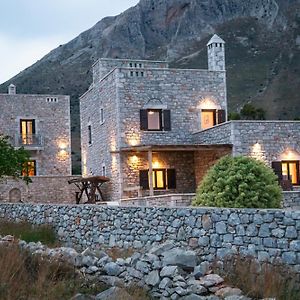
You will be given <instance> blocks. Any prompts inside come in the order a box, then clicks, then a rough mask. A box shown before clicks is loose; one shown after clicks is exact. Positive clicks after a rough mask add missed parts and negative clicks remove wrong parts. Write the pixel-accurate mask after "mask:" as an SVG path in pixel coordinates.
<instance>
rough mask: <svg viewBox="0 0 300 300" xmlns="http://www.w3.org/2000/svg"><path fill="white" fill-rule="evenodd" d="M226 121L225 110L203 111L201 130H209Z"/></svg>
mask: <svg viewBox="0 0 300 300" xmlns="http://www.w3.org/2000/svg"><path fill="white" fill-rule="evenodd" d="M225 121H226V112H225V110H223V109H219V110H217V109H202V110H201V129H202V130H204V129H208V128H211V127H213V126H215V125H217V124H221V123H224V122H225Z"/></svg>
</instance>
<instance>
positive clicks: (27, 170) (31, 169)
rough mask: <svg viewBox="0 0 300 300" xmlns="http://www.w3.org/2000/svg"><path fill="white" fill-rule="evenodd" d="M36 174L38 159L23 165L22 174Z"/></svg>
mask: <svg viewBox="0 0 300 300" xmlns="http://www.w3.org/2000/svg"><path fill="white" fill-rule="evenodd" d="M35 175H36V161H35V160H30V161H28V162H27V163H25V164H24V165H23V170H22V176H35Z"/></svg>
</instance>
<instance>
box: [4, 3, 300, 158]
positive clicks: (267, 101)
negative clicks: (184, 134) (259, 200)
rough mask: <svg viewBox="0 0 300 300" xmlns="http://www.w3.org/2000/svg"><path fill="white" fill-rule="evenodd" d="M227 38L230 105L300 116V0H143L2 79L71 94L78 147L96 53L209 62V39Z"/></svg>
mask: <svg viewBox="0 0 300 300" xmlns="http://www.w3.org/2000/svg"><path fill="white" fill-rule="evenodd" d="M214 32H217V33H218V34H220V35H221V37H222V38H223V39H224V40H225V41H226V42H227V45H226V61H227V70H228V99H229V108H230V110H236V109H238V108H240V107H241V106H242V105H243V104H244V103H247V102H253V103H254V104H255V105H257V106H260V107H262V108H264V109H266V110H267V113H268V114H267V116H268V117H269V118H275V119H280V118H281V119H283V118H284V119H293V118H295V117H300V104H299V102H300V99H299V97H300V96H299V94H300V93H299V86H300V79H299V78H300V76H299V74H300V73H299V72H300V0H252V1H239V0H141V1H140V3H139V4H138V5H136V6H135V7H132V8H130V9H128V10H127V11H125V12H124V13H122V14H120V15H119V16H116V17H108V18H104V19H103V20H101V21H100V22H98V23H97V24H96V25H95V26H94V27H92V28H91V29H89V30H87V31H85V32H83V33H82V34H80V35H79V36H78V37H77V38H75V39H73V40H72V41H70V42H69V43H67V44H65V45H62V46H60V47H58V48H57V49H55V50H53V51H51V52H50V53H49V54H48V55H46V56H45V57H44V58H43V59H41V60H40V61H38V62H37V63H35V64H34V65H32V66H31V67H29V68H27V69H26V70H24V71H23V72H21V73H20V74H18V75H17V76H15V77H14V78H12V79H11V80H9V81H8V82H6V83H4V84H3V85H1V86H0V92H5V91H6V87H7V85H8V83H10V82H13V83H14V84H16V85H17V88H18V91H19V92H22V93H53V94H57V93H61V94H70V95H71V103H72V131H73V146H74V147H73V149H74V151H75V152H77V153H78V152H79V151H78V150H79V146H78V145H79V117H78V113H79V112H78V97H79V95H81V94H83V93H84V92H85V91H86V90H87V88H88V86H89V84H90V83H91V80H92V78H91V71H90V68H91V65H92V63H93V62H94V61H95V60H96V59H97V58H99V57H113V58H144V59H147V58H151V59H160V60H161V59H167V60H169V61H170V62H171V66H175V67H180V68H199V67H200V68H206V67H207V57H206V46H205V44H206V42H207V40H208V38H209V37H210V36H211V34H213V33H214Z"/></svg>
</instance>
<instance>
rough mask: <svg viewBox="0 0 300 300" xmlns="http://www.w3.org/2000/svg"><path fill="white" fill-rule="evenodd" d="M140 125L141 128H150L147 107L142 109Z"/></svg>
mask: <svg viewBox="0 0 300 300" xmlns="http://www.w3.org/2000/svg"><path fill="white" fill-rule="evenodd" d="M140 126H141V130H148V112H147V110H146V109H141V110H140Z"/></svg>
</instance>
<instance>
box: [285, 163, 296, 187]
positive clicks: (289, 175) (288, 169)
mask: <svg viewBox="0 0 300 300" xmlns="http://www.w3.org/2000/svg"><path fill="white" fill-rule="evenodd" d="M292 163H296V170H297V182H296V183H292V179H291V173H290V164H292ZM283 164H287V173H288V175H287V176H288V180H290V181H291V183H292V185H293V186H297V185H300V167H299V166H300V161H299V160H282V161H281V174H282V178H283V176H284V175H283V172H282V165H283Z"/></svg>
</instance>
